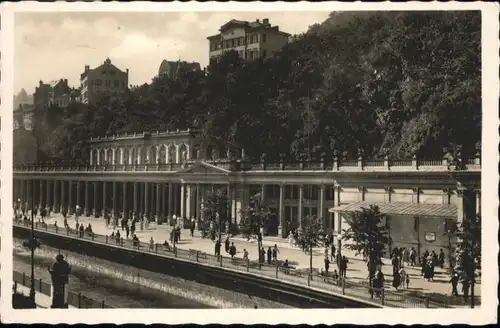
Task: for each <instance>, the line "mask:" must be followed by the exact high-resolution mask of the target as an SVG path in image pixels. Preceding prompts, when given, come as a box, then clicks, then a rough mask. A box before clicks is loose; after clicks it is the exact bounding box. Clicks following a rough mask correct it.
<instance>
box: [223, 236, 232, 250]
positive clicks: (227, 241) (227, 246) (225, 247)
mask: <svg viewBox="0 0 500 328" xmlns="http://www.w3.org/2000/svg"><path fill="white" fill-rule="evenodd" d="M230 244H231V243H230V241H229V236H227V238H226V241H225V242H224V249H225V251H226V253H229V247H230Z"/></svg>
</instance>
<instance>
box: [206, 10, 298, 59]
mask: <svg viewBox="0 0 500 328" xmlns="http://www.w3.org/2000/svg"><path fill="white" fill-rule="evenodd" d="M219 31H220V33H219V34H217V35H212V36H209V37H208V38H207V39H208V41H209V57H210V60H213V59H216V58H218V57H220V56H221V55H222V54H223V53H224V52H225V51H229V50H234V51H237V52H238V54H239V55H240V57H241V58H243V59H245V60H252V59H257V58H261V57H264V58H265V57H269V56H272V55H273V54H274V53H275V52H277V51H279V50H280V49H281V48H283V47H284V46H285V45H286V44H287V43H288V39H289V37H290V34H288V33H286V32H283V31H280V30H279V27H278V26H271V24H270V23H269V19H268V18H264V19H263V20H262V21H260V20H259V19H257V20H256V21H255V22H248V21H240V20H236V19H232V20H230V21H229V22H227V23H226V24H224V25H222V26H221V27H220V29H219Z"/></svg>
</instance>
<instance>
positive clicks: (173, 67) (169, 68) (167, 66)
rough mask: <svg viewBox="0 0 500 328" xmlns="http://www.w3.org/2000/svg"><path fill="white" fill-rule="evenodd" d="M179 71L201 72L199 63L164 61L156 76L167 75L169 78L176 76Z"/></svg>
mask: <svg viewBox="0 0 500 328" xmlns="http://www.w3.org/2000/svg"><path fill="white" fill-rule="evenodd" d="M180 71H201V66H200V63H196V62H191V63H189V62H186V61H180V60H178V61H169V60H166V59H164V60H163V61H162V62H161V64H160V68H159V69H158V76H162V75H167V76H168V77H170V78H173V77H175V76H177V74H178V73H179V72H180Z"/></svg>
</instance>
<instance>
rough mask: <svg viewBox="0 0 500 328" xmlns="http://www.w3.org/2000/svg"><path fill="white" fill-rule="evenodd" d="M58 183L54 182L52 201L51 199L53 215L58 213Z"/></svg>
mask: <svg viewBox="0 0 500 328" xmlns="http://www.w3.org/2000/svg"><path fill="white" fill-rule="evenodd" d="M59 183H60V182H59V181H58V180H54V190H53V191H54V194H53V196H52V199H53V201H52V202H53V203H54V213H59V201H60V198H59V193H58V189H59Z"/></svg>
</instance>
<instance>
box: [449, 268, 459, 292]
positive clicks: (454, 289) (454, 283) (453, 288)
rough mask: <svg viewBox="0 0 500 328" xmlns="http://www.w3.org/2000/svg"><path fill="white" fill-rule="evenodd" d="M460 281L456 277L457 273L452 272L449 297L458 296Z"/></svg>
mask: <svg viewBox="0 0 500 328" xmlns="http://www.w3.org/2000/svg"><path fill="white" fill-rule="evenodd" d="M459 280H460V277H459V276H458V273H457V272H456V271H455V270H453V273H452V275H451V279H450V283H451V295H452V296H458V289H457V286H458V281H459Z"/></svg>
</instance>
